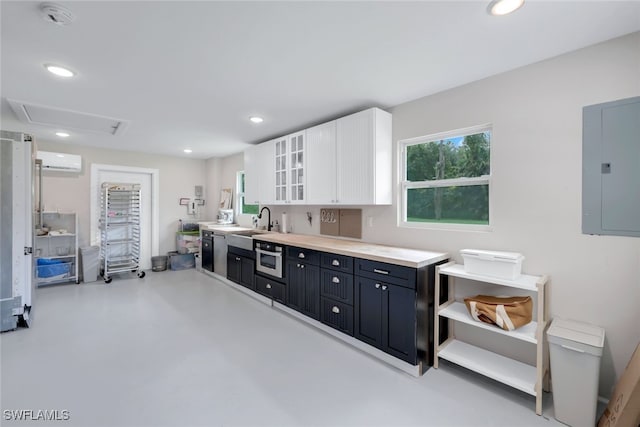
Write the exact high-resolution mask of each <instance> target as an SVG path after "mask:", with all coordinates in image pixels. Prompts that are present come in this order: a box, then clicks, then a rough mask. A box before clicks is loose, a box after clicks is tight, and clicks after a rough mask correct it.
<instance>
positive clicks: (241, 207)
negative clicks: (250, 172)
mask: <svg viewBox="0 0 640 427" xmlns="http://www.w3.org/2000/svg"><path fill="white" fill-rule="evenodd" d="M244 179H245V175H244V171H238V172H237V173H236V200H237V201H238V203H237V204H236V215H242V214H246V215H257V214H258V209H260V206H258V205H249V204H245V203H244V186H245V182H244Z"/></svg>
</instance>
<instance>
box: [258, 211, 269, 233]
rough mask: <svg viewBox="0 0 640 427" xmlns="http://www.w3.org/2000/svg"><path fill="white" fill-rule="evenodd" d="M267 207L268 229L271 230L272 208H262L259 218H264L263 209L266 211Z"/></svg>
mask: <svg viewBox="0 0 640 427" xmlns="http://www.w3.org/2000/svg"><path fill="white" fill-rule="evenodd" d="M265 209H266V210H267V213H268V214H269V216H267V231H271V209H269V208H268V207H267V206H265V207H263V208H262V209H260V213H259V214H258V219H262V211H264V210H265Z"/></svg>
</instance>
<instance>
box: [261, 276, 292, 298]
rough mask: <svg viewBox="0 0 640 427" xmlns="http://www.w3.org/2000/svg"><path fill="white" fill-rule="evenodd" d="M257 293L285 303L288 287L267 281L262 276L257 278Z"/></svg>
mask: <svg viewBox="0 0 640 427" xmlns="http://www.w3.org/2000/svg"><path fill="white" fill-rule="evenodd" d="M255 284H256V291H257V292H259V293H261V294H262V295H264V296H267V297H270V298H273V299H274V300H275V301H278V302H281V303H283V304H284V303H285V293H286V287H285V285H284V284H282V283H280V282H276V281H275V280H271V279H265V278H264V277H262V276H255Z"/></svg>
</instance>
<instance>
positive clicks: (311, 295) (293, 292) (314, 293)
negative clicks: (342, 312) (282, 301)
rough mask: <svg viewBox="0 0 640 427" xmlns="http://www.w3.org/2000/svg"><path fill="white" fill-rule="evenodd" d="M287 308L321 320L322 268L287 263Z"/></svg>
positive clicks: (298, 263) (293, 262)
mask: <svg viewBox="0 0 640 427" xmlns="http://www.w3.org/2000/svg"><path fill="white" fill-rule="evenodd" d="M287 278H288V285H287V306H289V307H291V308H293V309H295V310H298V311H299V312H301V313H302V314H305V315H307V316H309V317H311V318H313V319H316V320H319V319H320V267H318V266H317V265H311V264H307V263H301V262H297V261H292V260H289V261H287Z"/></svg>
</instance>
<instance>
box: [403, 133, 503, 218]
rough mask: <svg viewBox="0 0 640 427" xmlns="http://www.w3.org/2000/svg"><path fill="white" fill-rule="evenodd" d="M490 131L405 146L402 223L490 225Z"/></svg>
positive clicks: (427, 140)
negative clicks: (403, 218)
mask: <svg viewBox="0 0 640 427" xmlns="http://www.w3.org/2000/svg"><path fill="white" fill-rule="evenodd" d="M490 142H491V131H490V129H488V128H485V129H482V131H480V132H478V131H476V132H475V133H472V134H468V135H461V136H451V137H442V138H439V139H431V138H429V137H427V138H425V139H424V142H418V143H412V144H411V145H409V144H407V145H406V146H405V151H404V153H405V155H406V158H405V162H406V163H405V164H406V168H405V172H406V176H405V177H404V179H405V181H404V182H403V188H404V198H405V199H404V201H405V204H404V206H405V212H404V217H405V221H406V222H443V223H459V224H485V225H486V224H489V175H490Z"/></svg>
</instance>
